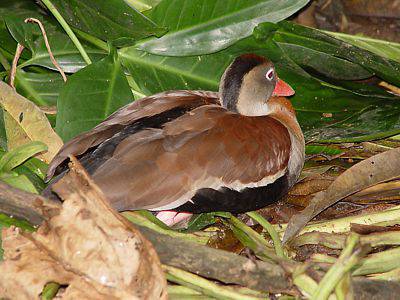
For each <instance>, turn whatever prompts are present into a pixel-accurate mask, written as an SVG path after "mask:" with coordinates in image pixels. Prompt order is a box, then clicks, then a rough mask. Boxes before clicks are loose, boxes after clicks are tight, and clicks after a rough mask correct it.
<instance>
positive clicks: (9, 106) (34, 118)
mask: <svg viewBox="0 0 400 300" xmlns="http://www.w3.org/2000/svg"><path fill="white" fill-rule="evenodd" d="M0 106H1V107H2V108H3V109H4V110H5V111H6V112H7V113H8V117H11V118H12V120H10V119H8V121H7V119H6V121H7V122H5V123H6V124H5V125H6V132H7V137H8V140H9V141H10V143H9V144H8V150H12V149H13V148H15V147H17V146H20V145H22V144H24V143H26V142H27V141H40V142H43V143H45V144H46V145H47V147H48V151H47V152H45V153H43V154H42V155H41V157H42V158H43V160H44V161H45V162H47V163H49V162H50V161H51V160H52V158H53V157H54V156H55V155H56V154H57V152H58V150H60V148H61V147H62V145H63V142H62V140H61V138H60V137H59V136H58V135H57V134H56V133H55V131H54V130H53V128H51V125H50V123H49V121H48V120H47V117H46V115H45V114H44V113H43V111H42V110H41V109H40V108H39V107H37V106H36V105H35V104H34V103H33V102H31V101H29V100H28V99H26V98H24V97H22V96H21V95H19V94H17V93H16V92H15V91H14V89H13V88H11V87H10V86H9V85H7V84H6V83H4V82H0ZM6 116H7V115H6ZM11 136H12V137H13V138H10V137H11ZM15 137H18V138H15Z"/></svg>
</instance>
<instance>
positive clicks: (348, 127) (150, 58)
mask: <svg viewBox="0 0 400 300" xmlns="http://www.w3.org/2000/svg"><path fill="white" fill-rule="evenodd" d="M272 29H273V30H271V24H265V25H262V26H259V27H258V28H257V31H256V32H255V36H256V37H257V38H255V37H254V36H252V37H249V38H246V39H244V40H242V41H239V42H238V43H236V44H235V45H233V46H231V47H229V48H227V49H225V50H223V51H220V52H218V53H214V54H209V55H203V56H192V57H163V56H158V55H153V54H149V53H146V52H143V51H139V50H137V49H135V48H134V47H130V48H125V49H122V50H120V56H121V57H122V60H123V63H124V65H125V66H126V67H127V69H128V70H129V72H130V73H131V74H132V76H133V78H134V80H135V82H136V83H137V85H138V87H139V88H140V91H139V92H141V93H144V94H152V93H156V92H159V91H163V90H171V89H206V90H218V82H219V78H220V76H221V74H222V72H223V71H224V68H225V67H226V66H227V65H228V64H229V63H230V62H231V61H232V60H233V58H234V57H236V56H237V55H239V54H242V53H249V52H253V53H257V54H260V55H263V56H266V57H269V58H270V59H271V60H272V61H273V62H274V63H275V66H276V68H277V70H278V74H279V76H280V77H281V78H282V79H284V80H285V81H287V82H288V83H289V84H291V85H292V86H293V87H294V89H295V91H296V94H295V95H294V96H293V97H291V100H292V103H293V104H294V106H295V108H296V110H297V113H298V119H299V121H300V124H301V125H302V128H303V131H304V133H305V135H306V137H307V139H308V140H310V139H312V140H319V141H344V140H348V141H351V140H365V139H370V138H376V137H382V136H388V135H392V134H394V133H396V132H400V101H399V98H398V97H395V96H393V95H391V94H389V93H387V92H385V91H383V90H380V89H378V88H377V87H369V86H368V85H366V84H365V83H360V82H356V83H354V82H353V81H343V80H341V81H338V82H337V85H335V84H328V83H326V81H325V80H326V79H327V77H326V76H327V75H329V74H330V73H329V72H326V73H327V74H326V75H324V76H319V77H318V74H314V76H312V75H311V74H309V73H308V72H306V71H305V69H302V68H301V67H300V66H299V65H298V64H296V63H295V62H294V61H293V60H292V59H291V58H290V57H289V56H288V55H287V51H284V50H283V49H282V48H281V46H282V44H283V42H281V40H282V39H281V36H282V35H283V33H285V31H284V28H283V29H280V27H279V26H277V25H274V28H272ZM278 29H279V30H281V31H279V30H278ZM301 29H302V30H303V28H301ZM274 30H278V31H276V32H274ZM302 30H299V32H298V33H296V32H293V33H291V35H292V36H294V37H297V38H298V39H299V40H300V41H301V42H303V39H302V35H301V34H302ZM307 30H309V29H308V28H307ZM318 35H319V32H318ZM276 37H278V38H277V41H278V43H277V42H276V41H275V38H276ZM329 38H331V37H329ZM318 41H319V38H316V40H315V41H313V40H312V39H309V42H310V44H311V45H313V42H315V43H317V44H318ZM335 42H336V40H335ZM337 42H338V43H340V44H341V46H342V47H343V49H347V48H348V47H350V50H351V51H352V52H351V53H349V54H348V55H347V54H346V57H351V55H353V56H357V57H356V58H355V59H354V61H351V60H348V59H345V58H341V57H340V56H337V57H338V58H341V59H340V60H336V63H337V64H338V67H339V68H342V66H341V65H340V64H343V65H346V66H348V65H349V63H352V65H351V66H353V68H352V72H353V73H351V72H350V71H349V74H348V76H347V77H353V78H357V77H358V76H359V74H364V75H363V76H365V69H363V68H358V67H356V66H361V67H363V64H362V63H361V62H362V61H361V62H360V63H358V60H357V59H359V57H358V55H355V54H354V53H353V52H354V51H358V49H354V48H353V47H352V46H350V45H347V44H345V43H343V42H341V41H337ZM287 44H289V43H287ZM302 45H303V44H302ZM324 46H325V47H326V48H329V44H328V43H324ZM334 46H335V45H334ZM335 47H336V46H335ZM332 48H333V46H332ZM332 48H329V49H328V50H332ZM334 49H336V48H334ZM285 50H286V49H285ZM311 50H312V51H317V50H314V49H312V48H311ZM350 50H349V51H350ZM360 51H361V53H362V54H364V52H365V51H364V50H360ZM343 52H345V50H343ZM327 53H329V51H327ZM368 55H370V53H368ZM331 56H333V55H331ZM318 59H321V60H320V61H319V62H320V63H321V64H324V63H325V60H324V59H325V57H323V56H321V57H319V58H318ZM381 66H382V61H381V59H379V58H378V59H377V61H376V64H374V62H369V64H368V70H367V71H369V72H371V71H373V72H375V70H379V68H381ZM384 67H385V68H386V69H387V70H389V71H390V72H392V75H390V76H399V75H398V72H399V71H398V70H396V66H395V65H392V62H389V63H388V65H384ZM386 69H384V68H382V70H381V71H380V72H382V73H384V72H385V71H386ZM396 72H397V73H396ZM375 73H378V72H375ZM396 74H397V75H396ZM334 75H335V74H334ZM336 75H337V74H336ZM385 76H386V73H385ZM399 78H400V76H399ZM331 79H332V80H333V78H331ZM371 91H372V92H373V93H370V92H371ZM326 113H328V114H326ZM330 114H332V117H330Z"/></svg>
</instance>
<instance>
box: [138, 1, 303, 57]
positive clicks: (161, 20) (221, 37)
mask: <svg viewBox="0 0 400 300" xmlns="http://www.w3.org/2000/svg"><path fill="white" fill-rule="evenodd" d="M307 3H308V0H252V1H248V0H190V1H186V0H163V1H161V3H160V4H159V5H157V6H156V7H155V8H154V9H153V10H151V11H150V13H149V17H150V18H151V19H152V20H153V21H155V22H156V23H157V24H158V25H160V26H165V27H168V28H169V30H170V31H169V32H168V33H167V34H166V35H164V36H163V37H161V38H158V39H151V40H148V41H145V42H143V43H141V44H139V45H138V49H140V50H145V51H147V52H150V53H153V54H160V55H171V56H185V55H197V54H206V53H212V52H216V51H219V50H221V49H224V48H226V47H228V46H229V45H232V44H233V43H235V42H237V41H238V40H240V39H242V38H244V37H247V36H249V35H250V34H251V33H252V31H253V29H254V27H255V26H257V24H259V23H261V22H266V21H269V22H278V21H281V20H283V19H285V18H287V17H289V16H290V15H292V14H293V13H295V12H296V11H298V10H299V9H301V8H302V7H304V6H305V5H306V4H307Z"/></svg>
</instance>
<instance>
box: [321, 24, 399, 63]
mask: <svg viewBox="0 0 400 300" xmlns="http://www.w3.org/2000/svg"><path fill="white" fill-rule="evenodd" d="M326 33H327V34H329V35H332V36H334V37H335V38H337V39H340V40H342V41H345V42H347V43H349V44H352V45H354V46H357V47H360V48H362V49H365V50H368V51H371V52H372V53H375V54H377V55H380V56H382V57H386V58H389V59H392V60H395V61H397V62H399V63H400V44H399V43H394V42H388V41H383V40H378V39H374V38H370V37H367V36H362V35H350V34H346V33H341V32H331V31H326Z"/></svg>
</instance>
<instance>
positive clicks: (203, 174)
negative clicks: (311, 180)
mask: <svg viewBox="0 0 400 300" xmlns="http://www.w3.org/2000/svg"><path fill="white" fill-rule="evenodd" d="M293 94H294V90H293V89H292V88H291V87H290V86H289V84H287V83H286V82H284V81H283V80H282V79H280V78H279V77H278V75H277V73H276V70H275V67H274V65H273V63H272V62H271V61H270V60H269V59H267V58H265V57H263V56H259V55H256V54H242V55H240V56H238V57H236V58H235V59H234V60H233V61H232V62H231V63H230V65H229V66H228V67H227V68H226V70H225V72H224V73H223V75H222V77H221V80H220V84H219V91H218V92H212V91H201V90H172V91H166V92H162V93H158V94H155V95H152V96H148V97H144V98H142V99H139V100H136V101H134V102H132V103H129V104H128V105H126V106H124V107H122V108H120V109H119V110H117V111H116V112H114V113H113V114H111V115H110V116H109V117H108V118H107V119H106V120H104V121H103V122H101V123H100V124H99V125H97V126H96V127H94V128H93V129H92V130H89V131H87V132H84V133H82V134H79V135H78V136H76V137H75V138H73V139H72V140H70V141H68V142H67V143H65V144H64V146H63V147H62V148H61V150H60V151H59V152H58V154H57V155H56V156H55V157H54V159H53V160H52V161H51V163H50V165H49V168H48V171H47V180H49V179H50V178H52V177H53V176H54V175H55V174H58V179H59V178H60V176H61V177H62V176H63V175H64V174H65V173H66V172H67V171H66V170H64V171H62V167H63V166H65V165H66V161H67V160H68V157H69V156H70V155H73V156H75V157H77V158H78V159H79V161H80V162H81V164H82V166H83V167H84V168H85V169H86V170H87V172H88V173H89V174H90V175H91V177H92V178H93V180H94V182H95V183H96V184H97V185H98V186H99V187H100V189H101V190H102V191H103V192H104V193H105V195H106V197H107V199H108V200H109V201H110V204H111V205H112V207H114V208H115V209H116V210H118V211H126V210H149V211H152V212H154V213H155V214H156V215H157V217H158V218H159V219H160V220H162V221H163V222H165V223H166V224H168V225H173V224H175V223H177V222H180V221H181V220H183V219H187V218H188V217H189V216H191V215H192V214H198V213H206V212H217V211H218V212H219V211H223V212H231V213H234V214H239V213H244V212H249V211H254V210H258V209H261V208H263V207H265V206H267V205H269V204H272V203H275V202H276V201H278V200H279V199H281V198H282V197H283V196H284V195H285V194H286V193H287V192H288V190H289V189H290V188H291V187H292V186H293V185H294V184H295V183H296V181H297V180H298V178H299V175H300V173H301V170H302V168H303V165H304V157H305V154H304V149H305V143H304V136H303V133H302V130H301V128H300V126H299V123H298V121H297V118H296V113H295V110H294V108H293V106H292V105H291V102H290V101H289V100H288V99H287V98H286V97H288V96H291V95H293ZM64 168H65V167H64ZM60 170H61V171H60Z"/></svg>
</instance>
